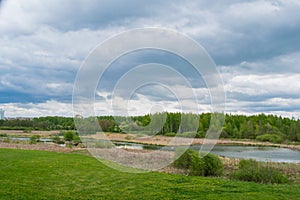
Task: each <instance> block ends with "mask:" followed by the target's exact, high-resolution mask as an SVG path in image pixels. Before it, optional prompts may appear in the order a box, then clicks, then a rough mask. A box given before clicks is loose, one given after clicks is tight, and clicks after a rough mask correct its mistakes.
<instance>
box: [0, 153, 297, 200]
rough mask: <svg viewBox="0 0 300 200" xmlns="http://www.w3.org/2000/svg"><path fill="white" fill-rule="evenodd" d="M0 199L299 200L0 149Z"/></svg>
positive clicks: (258, 187) (80, 158)
mask: <svg viewBox="0 0 300 200" xmlns="http://www.w3.org/2000/svg"><path fill="white" fill-rule="evenodd" d="M0 198H1V199H300V184H298V183H297V184H296V183H289V184H278V185H268V184H259V183H253V182H240V181H233V180H227V179H225V178H210V177H197V176H184V175H178V174H166V173H159V172H148V173H140V174H133V173H124V172H120V171H116V170H114V169H111V168H108V167H107V166H105V165H104V164H102V163H101V162H99V161H98V160H96V159H95V158H93V157H90V156H88V155H85V154H80V153H78V152H77V153H58V152H48V151H36V150H18V149H0Z"/></svg>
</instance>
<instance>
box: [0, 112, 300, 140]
mask: <svg viewBox="0 0 300 200" xmlns="http://www.w3.org/2000/svg"><path fill="white" fill-rule="evenodd" d="M211 117H212V114H211V113H202V114H199V115H198V114H192V113H168V112H164V113H156V114H151V115H150V114H149V115H144V116H133V117H113V116H99V117H97V118H96V119H95V118H91V117H90V118H84V119H81V118H78V119H77V118H75V120H78V122H80V126H81V127H77V128H78V129H79V130H81V129H82V130H84V132H83V133H82V132H81V134H84V133H86V134H94V133H96V132H98V131H103V132H116V133H122V132H130V133H137V134H141V133H143V134H148V135H153V134H160V135H166V136H175V135H177V136H181V137H198V138H202V137H205V135H206V133H207V131H208V130H209V128H210V129H211V130H213V129H216V128H221V129H222V133H221V137H222V138H232V139H253V140H254V139H256V140H258V141H270V142H275V143H282V142H300V120H299V119H297V120H296V119H294V118H292V119H290V118H283V117H281V116H275V115H265V114H260V115H253V116H245V115H231V114H226V116H225V123H224V124H222V123H221V121H220V123H219V124H218V123H217V124H214V125H212V126H211V127H210V120H211ZM95 120H96V121H95ZM95 122H97V123H95ZM99 125H100V126H99ZM100 127H101V129H100ZM0 129H14V130H24V131H28V130H29V131H31V130H74V129H75V123H74V120H73V118H68V117H39V118H33V119H26V120H20V119H15V120H0Z"/></svg>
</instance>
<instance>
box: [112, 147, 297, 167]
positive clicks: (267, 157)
mask: <svg viewBox="0 0 300 200" xmlns="http://www.w3.org/2000/svg"><path fill="white" fill-rule="evenodd" d="M115 145H116V147H117V148H128V149H152V150H158V149H160V148H161V146H155V145H148V144H147V145H143V144H137V143H129V142H116V143H115ZM190 148H191V149H194V150H198V151H199V150H200V149H201V145H193V146H191V147H190ZM164 149H165V150H169V151H174V150H175V147H172V146H168V147H164ZM211 153H213V154H216V155H219V156H224V157H229V158H241V159H255V160H258V161H265V162H266V161H271V162H286V163H300V151H298V150H292V149H287V148H279V147H262V146H240V145H216V146H215V147H214V148H213V150H212V152H211Z"/></svg>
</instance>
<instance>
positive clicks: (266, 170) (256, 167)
mask: <svg viewBox="0 0 300 200" xmlns="http://www.w3.org/2000/svg"><path fill="white" fill-rule="evenodd" d="M231 178H232V179H236V180H241V181H253V182H258V183H287V182H288V178H287V177H286V176H285V175H283V174H282V173H281V172H280V171H278V170H276V169H275V168H273V167H271V166H269V165H267V166H264V165H263V164H261V163H259V162H257V161H255V160H253V159H250V160H241V161H240V163H239V169H238V170H236V171H235V172H233V173H232V174H231Z"/></svg>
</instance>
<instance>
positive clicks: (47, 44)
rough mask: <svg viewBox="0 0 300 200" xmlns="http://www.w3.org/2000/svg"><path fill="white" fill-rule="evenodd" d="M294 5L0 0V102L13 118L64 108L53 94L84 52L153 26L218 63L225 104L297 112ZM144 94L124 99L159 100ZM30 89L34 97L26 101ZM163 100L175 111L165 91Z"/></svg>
mask: <svg viewBox="0 0 300 200" xmlns="http://www.w3.org/2000/svg"><path fill="white" fill-rule="evenodd" d="M62 4H63V5H62ZM136 8H138V9H136ZM299 10H300V3H299V1H297V0H288V1H286V0H276V1H263V0H255V1H250V2H249V1H238V0H236V1H218V3H211V2H210V1H181V2H173V1H164V2H161V1H155V2H148V3H147V2H145V1H126V2H124V1H110V2H108V1H107V2H104V1H93V0H89V1H79V0H75V1H72V0H66V1H64V2H63V3H62V2H61V1H58V0H53V1H47V2H44V1H39V0H28V1H13V0H12V1H10V0H9V1H8V0H7V1H3V2H2V3H1V7H0V46H1V48H0V70H1V74H0V94H1V96H2V97H0V100H1V102H5V103H2V104H0V106H1V107H3V108H4V109H7V110H8V112H7V113H8V115H11V116H17V115H20V116H29V115H30V116H34V115H37V116H38V115H52V114H54V113H55V112H57V115H60V114H61V115H69V114H67V113H70V110H69V112H68V111H67V110H68V109H70V106H71V105H70V103H61V101H62V99H64V100H65V99H66V96H67V98H69V96H70V95H71V93H72V84H73V81H74V79H75V75H76V71H77V70H78V68H79V66H80V64H81V62H82V61H83V60H84V58H85V57H86V56H87V55H88V53H89V52H90V51H91V50H92V49H93V48H94V47H95V46H96V45H97V44H99V43H100V42H103V41H104V40H105V39H106V38H108V37H110V36H112V35H114V34H116V33H119V32H121V31H124V30H129V29H131V28H140V27H149V26H156V27H163V28H171V29H176V30H178V31H181V32H184V33H186V34H187V35H189V36H191V37H192V38H193V39H195V40H197V41H198V42H200V43H201V44H202V45H203V46H204V47H205V48H206V49H207V50H208V52H209V53H210V54H211V55H212V57H213V58H214V59H215V61H216V63H217V64H219V65H223V66H220V67H219V69H220V71H221V74H222V78H223V80H224V83H225V89H226V92H227V94H228V104H227V105H228V106H227V107H228V109H229V110H230V111H232V112H239V111H243V112H245V113H255V112H274V113H281V114H286V115H295V116H299V109H298V108H299V104H298V103H297V100H298V99H299V91H300V85H299V84H300V83H299V80H300V76H299V73H300V71H299V69H300V67H299V63H300V59H299V58H300V53H299V52H300V49H299V42H300V41H299V31H300V23H299V20H298V19H299V18H300V12H299ZM125 42H126V41H124V43H125ZM173 45H178V44H176V43H173ZM185 48H186V47H185ZM186 49H188V48H186ZM186 89H187V88H186V87H180V86H178V89H177V91H178V92H180V93H182V95H184V96H185V97H186V98H184V100H185V101H189V100H190V99H191V95H190V92H188V90H186ZM194 89H195V90H194V91H195V92H196V93H197V95H199V96H200V97H201V98H200V99H201V106H202V107H203V108H202V109H203V110H209V108H208V107H207V105H208V104H207V103H208V102H209V101H210V99H209V94H208V93H207V89H205V88H194ZM155 90H157V91H158V92H162V91H160V90H159V89H157V88H155ZM148 92H151V91H148ZM8 93H9V94H10V97H11V96H15V97H14V98H13V99H14V100H11V101H13V102H19V103H6V102H7V101H3V99H4V98H5V97H3V96H7V97H6V98H7V99H9V98H10V97H9V95H7V94H8ZM152 93H153V92H152ZM146 94H147V93H146ZM146 94H143V95H145V96H144V97H141V96H139V99H134V100H132V101H134V102H133V103H132V104H131V105H136V107H135V109H136V110H137V112H138V111H139V110H142V111H143V112H144V111H145V110H149V109H148V107H149V108H150V107H151V102H152V103H157V101H156V102H155V101H154V99H151V98H150V97H151V93H148V96H147V95H146ZM161 94H162V96H163V94H164V93H161ZM28 96H31V99H30V100H29V101H32V100H33V99H35V100H36V101H35V102H32V103H24V102H23V99H25V100H26V99H27V98H28ZM54 96H56V97H55V99H56V100H51V99H53V98H54ZM108 96H109V95H108ZM165 96H166V95H165ZM40 97H42V98H41V99H39V98H40ZM106 97H107V96H106ZM18 98H19V99H18ZM45 99H46V100H48V101H45ZM70 100H71V99H69V102H70ZM138 100H139V101H138ZM43 102H44V103H43ZM161 103H162V104H164V105H166V106H165V107H166V108H168V109H170V110H173V111H174V110H176V109H178V105H175V104H174V102H173V101H167V98H166V99H165V101H163V100H162V101H161ZM202 103H203V104H202ZM188 104H189V103H186V105H188ZM55 105H57V106H55ZM104 106H105V105H99V108H100V110H101V112H102V113H107V114H109V113H111V111H110V110H109V109H108V108H106V107H104ZM147 106H148V107H147ZM25 107H26V108H25ZM57 107H63V108H62V110H57ZM146 107H147V109H146ZM65 108H66V109H65ZM143 108H145V109H143ZM293 108H295V109H294V110H293ZM51 109H53V110H51ZM272 109H273V111H272ZM280 109H282V110H280ZM297 112H298V114H297Z"/></svg>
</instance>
